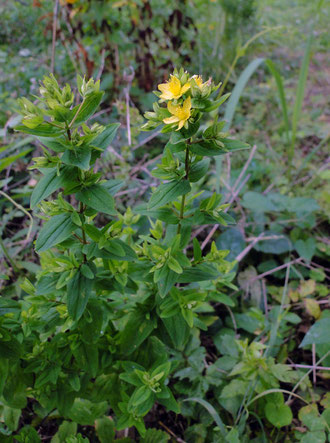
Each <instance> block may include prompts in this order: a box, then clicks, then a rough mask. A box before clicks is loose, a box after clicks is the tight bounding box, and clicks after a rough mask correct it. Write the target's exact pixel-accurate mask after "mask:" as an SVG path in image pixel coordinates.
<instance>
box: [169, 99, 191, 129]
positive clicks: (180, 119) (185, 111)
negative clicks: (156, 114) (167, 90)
mask: <svg viewBox="0 0 330 443" xmlns="http://www.w3.org/2000/svg"><path fill="white" fill-rule="evenodd" d="M167 109H168V110H169V111H170V113H171V114H173V115H172V117H168V118H164V120H163V122H164V123H165V124H167V125H170V124H171V123H178V129H177V131H179V130H180V129H181V128H182V126H183V125H185V123H186V121H187V120H188V119H189V117H190V115H191V112H190V110H191V98H190V97H188V98H186V100H185V101H184V102H183V104H182V106H180V105H174V104H173V103H172V102H169V103H168V105H167Z"/></svg>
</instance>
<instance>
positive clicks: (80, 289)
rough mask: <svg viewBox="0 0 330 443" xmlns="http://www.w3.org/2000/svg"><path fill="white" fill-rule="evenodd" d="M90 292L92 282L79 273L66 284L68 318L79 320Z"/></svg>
mask: <svg viewBox="0 0 330 443" xmlns="http://www.w3.org/2000/svg"><path fill="white" fill-rule="evenodd" d="M91 290H92V280H90V279H89V278H86V277H85V276H84V275H82V274H81V273H80V272H77V273H76V275H75V276H74V277H73V278H72V279H71V280H70V282H69V283H68V295H67V305H68V312H69V315H70V317H71V318H72V319H73V320H79V318H80V317H81V316H82V314H83V313H84V311H85V308H86V305H87V302H88V299H89V296H90V294H91Z"/></svg>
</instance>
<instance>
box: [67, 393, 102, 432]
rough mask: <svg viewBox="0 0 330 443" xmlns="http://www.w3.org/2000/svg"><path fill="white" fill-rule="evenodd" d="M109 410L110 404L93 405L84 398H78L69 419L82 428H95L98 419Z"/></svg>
mask: <svg viewBox="0 0 330 443" xmlns="http://www.w3.org/2000/svg"><path fill="white" fill-rule="evenodd" d="M107 409H108V403H107V402H106V401H102V402H100V403H93V402H91V401H89V400H87V399H84V398H76V399H75V401H74V404H73V406H72V408H71V410H70V412H69V414H68V415H69V418H71V420H73V421H75V422H76V423H79V424H80V425H82V426H94V422H95V420H96V419H97V418H100V417H102V416H103V415H104V414H105V413H106V411H107Z"/></svg>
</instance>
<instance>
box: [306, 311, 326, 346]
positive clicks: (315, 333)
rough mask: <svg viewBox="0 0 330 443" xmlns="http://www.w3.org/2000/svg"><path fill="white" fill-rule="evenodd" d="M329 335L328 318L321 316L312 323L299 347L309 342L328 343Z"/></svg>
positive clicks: (309, 343)
mask: <svg viewBox="0 0 330 443" xmlns="http://www.w3.org/2000/svg"><path fill="white" fill-rule="evenodd" d="M329 337H330V320H329V318H322V319H321V320H318V321H317V322H315V323H314V324H313V326H312V327H311V328H310V330H309V331H308V332H307V334H306V335H305V337H304V339H303V341H302V342H301V343H300V345H299V348H303V347H304V346H307V345H311V344H313V343H314V344H316V345H318V344H322V343H329Z"/></svg>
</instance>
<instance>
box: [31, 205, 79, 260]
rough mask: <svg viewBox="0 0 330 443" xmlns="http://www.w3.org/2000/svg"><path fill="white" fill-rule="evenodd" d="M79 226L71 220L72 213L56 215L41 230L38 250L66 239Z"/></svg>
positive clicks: (44, 249) (43, 249) (41, 250)
mask: <svg viewBox="0 0 330 443" xmlns="http://www.w3.org/2000/svg"><path fill="white" fill-rule="evenodd" d="M76 228H77V226H76V225H75V224H74V223H72V221H71V214H59V215H54V216H53V217H52V218H51V219H50V220H49V221H48V222H47V223H45V224H44V225H43V227H42V228H41V230H40V233H39V237H38V239H37V241H36V251H37V252H43V251H46V250H47V249H49V248H51V247H52V246H55V245H57V244H59V243H61V242H62V241H64V240H66V239H67V238H68V237H70V235H71V234H72V232H74V231H75V230H76Z"/></svg>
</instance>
